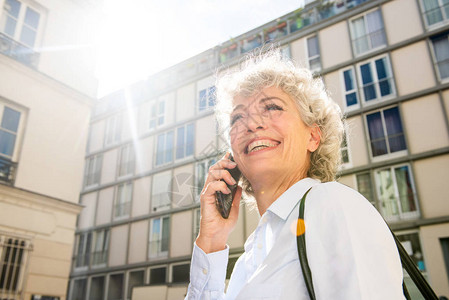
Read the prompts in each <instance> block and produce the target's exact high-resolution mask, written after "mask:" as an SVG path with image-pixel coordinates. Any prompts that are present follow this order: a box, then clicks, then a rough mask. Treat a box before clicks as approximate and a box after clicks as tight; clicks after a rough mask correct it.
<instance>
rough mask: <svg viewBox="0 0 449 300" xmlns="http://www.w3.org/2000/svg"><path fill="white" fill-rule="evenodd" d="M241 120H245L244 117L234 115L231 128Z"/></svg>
mask: <svg viewBox="0 0 449 300" xmlns="http://www.w3.org/2000/svg"><path fill="white" fill-rule="evenodd" d="M241 118H243V116H242V115H233V116H232V117H231V126H232V125H234V123H235V122H237V121H238V120H240V119H241Z"/></svg>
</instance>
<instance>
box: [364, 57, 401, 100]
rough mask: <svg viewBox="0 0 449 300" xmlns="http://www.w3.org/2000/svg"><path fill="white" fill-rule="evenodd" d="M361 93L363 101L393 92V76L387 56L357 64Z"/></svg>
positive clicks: (380, 97)
mask: <svg viewBox="0 0 449 300" xmlns="http://www.w3.org/2000/svg"><path fill="white" fill-rule="evenodd" d="M358 71H359V83H360V90H361V95H362V96H363V100H364V101H365V102H369V101H372V100H377V99H382V98H384V97H387V96H390V95H393V94H394V88H393V79H392V78H393V76H392V72H391V67H390V61H389V59H388V57H387V56H384V57H380V58H376V59H374V60H372V61H368V62H364V63H362V64H360V65H359V66H358Z"/></svg>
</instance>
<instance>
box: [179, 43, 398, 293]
mask: <svg viewBox="0 0 449 300" xmlns="http://www.w3.org/2000/svg"><path fill="white" fill-rule="evenodd" d="M217 91H218V92H217V99H218V104H217V107H216V109H217V117H218V118H219V119H220V121H221V122H220V124H221V127H222V128H227V129H228V132H229V138H230V144H231V149H230V150H231V151H232V154H233V157H234V160H235V162H233V161H231V159H230V155H229V153H228V154H226V155H225V156H224V157H223V158H222V159H221V160H219V161H218V162H217V163H216V164H215V165H213V166H212V167H211V168H210V169H209V174H208V176H207V179H206V182H205V185H204V188H203V190H202V192H201V197H200V200H201V221H200V231H199V234H198V237H197V239H196V242H195V245H194V250H193V254H192V263H191V273H190V285H189V290H188V295H187V299H309V295H310V296H311V295H312V293H309V290H308V289H307V288H306V285H305V281H304V278H303V277H302V271H301V268H302V266H301V265H300V261H299V259H298V252H297V244H296V235H297V232H298V231H297V230H296V228H297V224H301V226H302V227H304V225H305V231H304V230H302V231H301V232H300V233H299V234H305V240H306V243H305V244H306V245H307V253H308V255H307V256H308V261H309V266H310V269H311V273H312V274H313V285H314V289H315V295H316V298H317V299H341V300H343V299H403V296H402V268H401V263H400V259H399V255H398V252H397V249H396V247H395V242H394V240H393V237H392V235H391V233H390V231H389V229H388V227H387V225H386V223H385V222H384V221H383V219H382V217H381V216H380V215H379V213H378V212H377V211H376V210H375V208H374V207H373V206H372V205H371V204H370V202H369V201H367V200H366V199H365V198H364V197H363V196H362V195H360V194H359V193H357V192H356V191H354V190H352V189H350V188H348V187H346V186H343V185H341V184H339V183H337V182H335V181H333V180H334V179H335V176H336V171H337V167H338V164H339V162H340V145H341V138H342V132H343V125H342V120H341V113H340V109H339V107H338V106H337V104H335V103H334V102H333V101H332V99H331V98H330V97H329V96H328V94H327V93H326V91H325V89H324V85H323V83H322V81H321V79H314V78H313V76H312V74H311V72H310V71H309V70H305V69H299V68H296V67H295V66H294V64H293V63H292V62H291V61H288V60H286V59H284V58H282V56H281V54H280V53H279V52H277V51H276V50H272V51H270V52H268V53H267V54H262V55H260V56H256V57H249V58H248V61H247V62H246V64H244V65H243V67H242V70H241V71H237V72H236V73H233V74H229V75H225V76H224V77H223V78H221V79H220V80H219V83H218V84H217ZM234 168H239V169H240V171H241V173H242V179H241V180H240V184H242V186H243V189H244V190H245V192H246V193H247V194H248V195H249V196H250V197H252V198H253V199H254V200H255V203H256V204H257V209H258V211H259V214H260V221H259V224H258V226H257V228H256V230H255V231H254V232H253V233H252V234H251V235H250V237H249V238H248V240H247V241H246V243H245V252H244V253H243V254H242V256H241V257H240V258H239V259H238V261H237V262H236V264H235V267H234V270H233V272H232V275H231V279H230V281H229V285H228V288H227V291H226V293H224V289H225V284H224V283H225V274H226V265H227V261H228V252H229V247H228V246H227V245H226V242H227V239H228V237H229V234H230V232H231V231H232V229H233V228H234V226H235V224H236V222H237V219H238V215H239V203H240V198H241V194H242V188H240V187H238V188H237V192H236V193H235V196H234V199H233V206H232V208H231V210H230V213H229V217H228V218H227V219H224V218H223V217H222V216H221V215H220V213H219V212H218V210H217V208H216V201H217V198H216V194H217V192H222V193H224V194H230V193H231V192H230V190H229V188H228V186H227V185H229V186H231V185H235V184H236V183H235V182H234V181H233V179H232V177H231V174H230V172H229V171H228V170H229V169H234ZM303 195H307V198H309V200H308V204H307V210H306V211H305V214H304V220H298V216H299V209H298V207H299V202H300V199H301V198H302V197H303ZM304 197H305V196H304ZM292 228H293V230H292ZM367 257H369V260H367V259H366V258H367Z"/></svg>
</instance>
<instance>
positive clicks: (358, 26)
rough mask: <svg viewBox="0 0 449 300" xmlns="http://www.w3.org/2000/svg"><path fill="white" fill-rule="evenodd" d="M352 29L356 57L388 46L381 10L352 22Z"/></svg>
mask: <svg viewBox="0 0 449 300" xmlns="http://www.w3.org/2000/svg"><path fill="white" fill-rule="evenodd" d="M350 28H351V37H352V47H353V49H354V53H355V55H360V54H363V53H366V52H368V51H370V50H372V49H376V48H379V47H382V46H385V45H386V38H385V30H384V24H383V21H382V16H381V14H380V10H379V9H377V10H375V11H371V12H368V13H366V14H365V15H363V16H361V17H358V18H355V19H353V20H351V26H350Z"/></svg>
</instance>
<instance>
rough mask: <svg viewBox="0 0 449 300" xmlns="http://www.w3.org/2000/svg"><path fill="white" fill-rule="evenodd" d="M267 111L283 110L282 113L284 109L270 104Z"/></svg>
mask: <svg viewBox="0 0 449 300" xmlns="http://www.w3.org/2000/svg"><path fill="white" fill-rule="evenodd" d="M265 110H281V111H282V110H284V109H283V108H282V107H281V106H279V105H277V104H274V103H270V104H267V105H266V106H265Z"/></svg>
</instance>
